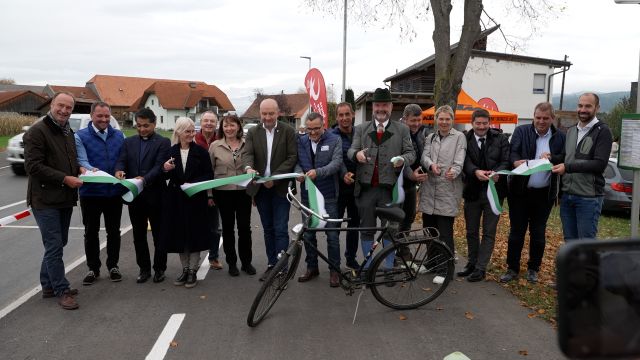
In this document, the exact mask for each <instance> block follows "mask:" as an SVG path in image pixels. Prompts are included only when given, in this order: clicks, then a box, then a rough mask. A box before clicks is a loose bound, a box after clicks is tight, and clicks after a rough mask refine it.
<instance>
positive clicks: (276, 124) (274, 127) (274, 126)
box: [262, 120, 278, 133]
mask: <svg viewBox="0 0 640 360" xmlns="http://www.w3.org/2000/svg"><path fill="white" fill-rule="evenodd" d="M262 127H263V128H264V129H265V130H266V131H267V132H269V133H271V132H273V130H275V129H276V128H277V127H278V120H276V122H275V125H273V129H271V131H269V129H267V128H266V127H265V126H264V123H262Z"/></svg>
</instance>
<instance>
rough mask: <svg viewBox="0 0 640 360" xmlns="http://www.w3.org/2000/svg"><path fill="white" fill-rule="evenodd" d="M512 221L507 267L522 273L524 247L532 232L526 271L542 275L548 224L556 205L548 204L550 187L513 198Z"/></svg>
mask: <svg viewBox="0 0 640 360" xmlns="http://www.w3.org/2000/svg"><path fill="white" fill-rule="evenodd" d="M507 201H508V203H509V221H510V222H511V230H510V231H509V240H508V246H507V267H508V268H509V269H511V270H513V271H514V272H516V273H519V272H520V258H521V257H522V248H523V247H524V236H525V234H526V233H527V227H528V228H529V261H528V262H527V269H528V270H533V271H540V265H541V264H542V257H543V256H544V247H545V244H546V239H545V232H546V229H547V220H548V219H549V214H550V213H551V208H552V206H553V203H552V202H551V201H549V187H545V188H541V189H535V188H530V189H527V192H526V194H525V195H523V196H513V195H510V196H509V197H508V198H507Z"/></svg>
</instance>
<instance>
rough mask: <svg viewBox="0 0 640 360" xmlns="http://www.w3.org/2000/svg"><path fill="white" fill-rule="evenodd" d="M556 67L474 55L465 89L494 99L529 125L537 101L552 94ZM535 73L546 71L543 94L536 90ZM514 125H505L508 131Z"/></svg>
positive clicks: (478, 98)
mask: <svg viewBox="0 0 640 360" xmlns="http://www.w3.org/2000/svg"><path fill="white" fill-rule="evenodd" d="M557 70H558V69H555V68H553V67H550V66H547V65H537V64H526V63H519V62H513V61H506V60H495V59H485V58H480V57H473V58H471V59H469V65H468V66H467V71H466V72H465V75H464V77H463V82H462V88H463V89H464V90H465V91H466V92H467V93H468V94H469V96H471V97H472V98H473V99H474V100H476V101H478V100H480V99H481V98H484V97H488V98H491V99H493V101H495V103H496V104H497V105H498V109H499V110H500V111H504V112H510V113H515V114H518V123H519V124H523V123H524V124H528V123H529V122H530V121H531V119H533V108H534V107H535V106H536V104H538V103H540V102H543V101H547V94H552V93H553V92H552V91H553V79H554V78H553V77H552V78H551V79H552V80H551V89H549V88H548V85H549V83H548V80H549V75H551V74H553V73H554V72H556V71H557ZM534 74H545V81H544V84H545V85H544V86H545V89H544V93H540V94H537V93H534V91H533V87H534V86H533V79H534ZM514 128H515V126H513V125H503V126H502V129H503V130H504V132H507V133H512V132H513V129H514Z"/></svg>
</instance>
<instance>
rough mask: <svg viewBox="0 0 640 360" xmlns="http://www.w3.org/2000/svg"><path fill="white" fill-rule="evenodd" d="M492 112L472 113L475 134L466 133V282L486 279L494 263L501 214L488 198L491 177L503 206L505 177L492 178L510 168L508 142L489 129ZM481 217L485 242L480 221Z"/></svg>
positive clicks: (461, 272)
mask: <svg viewBox="0 0 640 360" xmlns="http://www.w3.org/2000/svg"><path fill="white" fill-rule="evenodd" d="M489 125H490V117H489V112H488V111H487V110H485V109H478V110H475V111H474V112H473V113H472V114H471V126H472V127H473V130H472V131H469V132H467V135H466V136H467V154H466V156H465V159H464V167H463V169H462V171H463V172H464V175H465V177H464V189H463V191H462V197H463V198H464V220H465V222H466V224H467V248H468V250H469V261H468V263H467V265H466V266H465V267H464V269H463V270H462V271H460V272H458V276H468V277H467V281H470V282H476V281H480V280H483V279H484V277H485V272H486V269H487V265H488V264H489V261H490V260H491V254H492V253H493V245H494V243H495V240H496V228H497V226H498V220H500V215H496V214H494V213H493V211H492V210H491V205H490V204H489V200H488V198H487V186H488V184H489V177H492V178H493V181H495V182H496V190H497V191H498V197H499V198H500V203H502V200H503V199H504V197H505V195H506V176H503V175H492V173H494V172H498V171H501V170H507V169H508V168H509V141H507V137H506V136H504V135H502V134H501V133H500V132H499V131H498V130H494V129H491V128H489ZM481 218H482V240H480V219H481Z"/></svg>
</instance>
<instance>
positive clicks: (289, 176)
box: [256, 173, 304, 184]
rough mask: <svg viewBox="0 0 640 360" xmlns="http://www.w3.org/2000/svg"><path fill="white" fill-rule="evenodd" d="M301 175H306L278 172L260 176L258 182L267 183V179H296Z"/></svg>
mask: <svg viewBox="0 0 640 360" xmlns="http://www.w3.org/2000/svg"><path fill="white" fill-rule="evenodd" d="M300 176H304V174H298V173H286V174H278V175H273V176H265V177H258V180H256V183H258V184H263V183H266V182H267V181H274V180H283V179H295V178H298V177H300Z"/></svg>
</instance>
